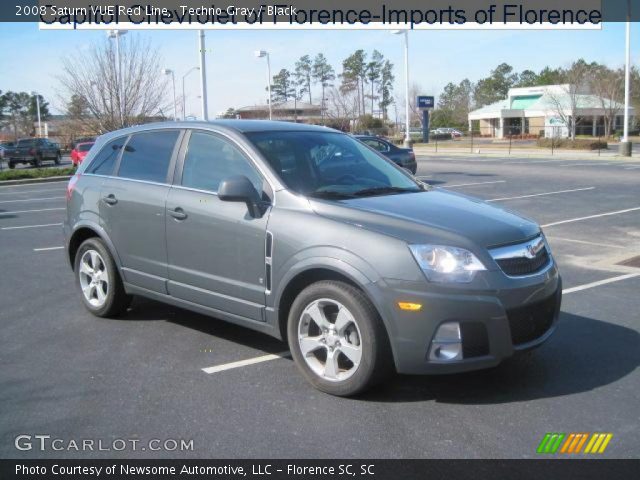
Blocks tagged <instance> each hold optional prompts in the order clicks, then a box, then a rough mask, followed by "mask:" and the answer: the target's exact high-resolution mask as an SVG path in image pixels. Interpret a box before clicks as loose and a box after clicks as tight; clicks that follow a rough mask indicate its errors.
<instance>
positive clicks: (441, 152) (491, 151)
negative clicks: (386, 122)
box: [413, 145, 637, 160]
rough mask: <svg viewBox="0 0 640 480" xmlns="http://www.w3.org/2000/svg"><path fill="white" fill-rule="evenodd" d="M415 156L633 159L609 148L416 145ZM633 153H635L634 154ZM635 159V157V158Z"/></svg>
mask: <svg viewBox="0 0 640 480" xmlns="http://www.w3.org/2000/svg"><path fill="white" fill-rule="evenodd" d="M413 150H414V152H415V154H416V155H437V156H470V157H477V156H479V155H480V156H483V157H509V156H511V157H514V158H529V157H530V158H541V157H547V158H556V157H557V158H558V159H579V160H589V159H592V160H614V159H615V160H623V159H633V158H634V157H633V156H632V157H622V156H620V155H618V149H617V148H613V147H610V148H609V149H607V150H601V151H600V152H599V153H598V151H597V150H595V151H593V150H561V149H556V150H554V151H553V155H552V154H551V149H549V148H512V149H511V152H509V148H508V147H496V146H485V145H478V146H474V147H473V150H472V149H471V147H470V146H468V145H467V146H461V147H449V146H447V147H442V146H441V145H438V149H437V151H436V148H435V145H429V146H426V145H416V146H414V148H413ZM634 153H635V152H634ZM636 158H637V157H636Z"/></svg>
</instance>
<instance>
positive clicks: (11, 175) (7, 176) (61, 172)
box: [0, 167, 76, 181]
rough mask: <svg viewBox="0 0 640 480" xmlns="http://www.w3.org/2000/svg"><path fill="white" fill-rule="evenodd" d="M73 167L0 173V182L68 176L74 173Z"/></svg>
mask: <svg viewBox="0 0 640 480" xmlns="http://www.w3.org/2000/svg"><path fill="white" fill-rule="evenodd" d="M75 171H76V169H75V167H65V168H21V169H19V170H18V169H16V170H3V171H0V181H1V180H20V179H23V178H47V177H58V176H68V175H73V174H74V173H75Z"/></svg>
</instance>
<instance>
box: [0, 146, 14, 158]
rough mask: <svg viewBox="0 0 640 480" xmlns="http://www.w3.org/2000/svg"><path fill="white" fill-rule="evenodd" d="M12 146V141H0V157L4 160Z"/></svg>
mask: <svg viewBox="0 0 640 480" xmlns="http://www.w3.org/2000/svg"><path fill="white" fill-rule="evenodd" d="M14 148H15V144H14V143H13V142H2V143H0V159H2V160H4V159H5V158H9V155H10V153H11V151H12V150H13V149H14Z"/></svg>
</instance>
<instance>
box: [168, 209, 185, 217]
mask: <svg viewBox="0 0 640 480" xmlns="http://www.w3.org/2000/svg"><path fill="white" fill-rule="evenodd" d="M169 215H171V216H172V217H173V218H175V219H176V220H184V219H185V218H187V214H186V213H184V210H182V208H180V207H177V208H176V209H175V210H169Z"/></svg>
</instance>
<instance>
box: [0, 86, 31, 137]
mask: <svg viewBox="0 0 640 480" xmlns="http://www.w3.org/2000/svg"><path fill="white" fill-rule="evenodd" d="M3 97H4V104H5V117H6V119H7V123H8V124H9V125H10V126H11V129H12V130H13V136H14V138H15V140H17V139H18V137H20V136H22V135H33V134H34V128H33V117H32V115H31V114H30V109H31V102H32V96H31V95H30V94H28V93H26V92H6V93H5V94H4V95H3Z"/></svg>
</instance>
